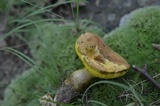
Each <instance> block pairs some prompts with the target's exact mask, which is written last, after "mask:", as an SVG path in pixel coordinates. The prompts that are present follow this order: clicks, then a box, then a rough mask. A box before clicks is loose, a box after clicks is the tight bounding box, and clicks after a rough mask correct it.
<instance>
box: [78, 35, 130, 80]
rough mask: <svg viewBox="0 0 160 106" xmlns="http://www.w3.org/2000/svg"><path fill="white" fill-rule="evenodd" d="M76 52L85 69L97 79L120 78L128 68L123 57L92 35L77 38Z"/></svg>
mask: <svg viewBox="0 0 160 106" xmlns="http://www.w3.org/2000/svg"><path fill="white" fill-rule="evenodd" d="M76 52H77V54H78V56H79V57H80V59H81V60H82V62H83V63H84V65H85V67H86V69H87V70H88V71H90V72H91V73H92V74H93V75H94V76H96V77H99V78H104V79H111V78H116V77H119V76H122V75H124V74H125V73H126V72H127V69H128V68H129V67H130V65H129V64H128V62H127V61H126V60H125V59H124V58H123V57H121V56H120V55H119V54H117V53H116V52H114V51H113V50H112V49H111V48H110V47H109V46H107V45H106V44H105V43H104V41H103V40H102V39H101V38H100V37H98V36H97V35H95V34H93V33H85V34H82V35H81V36H80V37H79V38H78V40H77V42H76Z"/></svg>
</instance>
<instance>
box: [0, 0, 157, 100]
mask: <svg viewBox="0 0 160 106" xmlns="http://www.w3.org/2000/svg"><path fill="white" fill-rule="evenodd" d="M48 1H49V0H48ZM59 1H60V0H59ZM88 1H89V3H86V4H81V5H80V12H79V19H91V20H93V21H95V22H96V23H98V24H100V25H101V26H102V27H103V28H104V29H106V31H111V30H113V29H115V28H116V27H118V26H119V21H120V19H121V17H122V16H124V15H125V14H128V13H130V12H131V11H133V10H135V9H138V8H141V7H145V6H151V5H160V1H159V0H88ZM57 2H58V0H50V1H49V2H47V5H49V4H53V3H57ZM73 8H74V7H73ZM18 9H19V8H18ZM53 12H56V13H57V14H59V15H61V16H63V17H65V18H66V19H69V20H72V19H73V17H72V13H71V7H70V5H62V6H59V7H57V8H55V9H53ZM9 15H10V14H9ZM9 15H8V14H7V15H6V14H5V13H3V12H1V13H0V37H1V36H3V35H4V34H5V33H7V27H8V26H7V19H8V17H9ZM3 47H12V48H16V49H17V50H19V51H21V52H22V53H24V54H26V55H28V56H30V57H31V54H30V50H29V48H28V46H27V44H25V43H24V42H23V41H21V40H20V39H18V38H17V37H16V36H14V35H12V36H10V37H8V38H7V39H5V40H3V41H1V42H0V48H3ZM28 68H29V66H28V65H27V64H26V63H25V62H24V61H23V60H21V59H20V58H18V57H17V56H15V55H13V54H12V53H9V52H5V51H0V101H2V100H3V96H4V90H5V88H6V87H7V85H8V84H9V83H10V82H11V80H12V79H14V78H15V77H16V76H17V75H19V74H21V73H22V72H23V71H25V70H26V69H28Z"/></svg>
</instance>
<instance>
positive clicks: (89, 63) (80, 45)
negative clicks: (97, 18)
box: [54, 33, 130, 106]
mask: <svg viewBox="0 0 160 106" xmlns="http://www.w3.org/2000/svg"><path fill="white" fill-rule="evenodd" d="M75 49H76V53H77V55H78V56H79V58H80V59H81V61H82V62H83V64H84V66H85V68H82V69H79V70H77V71H75V72H73V73H72V74H71V75H70V77H69V78H68V79H66V80H65V81H64V82H63V84H62V86H61V87H60V89H59V90H58V92H57V94H56V96H55V97H54V102H56V103H55V105H54V106H57V103H60V102H61V103H69V102H70V101H71V99H72V98H74V97H76V96H77V95H78V94H79V92H80V91H81V90H82V89H83V88H84V87H86V86H87V84H88V83H89V82H90V80H91V79H93V78H95V77H98V78H102V79H113V78H117V77H120V76H123V75H124V74H126V72H127V70H128V68H129V67H130V65H129V64H128V62H127V61H126V60H125V59H124V58H123V57H121V56H120V55H119V54H117V53H116V52H114V51H113V50H112V49H111V48H110V47H109V46H107V45H106V44H105V43H104V41H103V40H102V39H101V38H100V37H98V36H97V35H95V34H93V33H85V34H82V35H81V36H80V37H79V38H78V40H77V41H76V44H75Z"/></svg>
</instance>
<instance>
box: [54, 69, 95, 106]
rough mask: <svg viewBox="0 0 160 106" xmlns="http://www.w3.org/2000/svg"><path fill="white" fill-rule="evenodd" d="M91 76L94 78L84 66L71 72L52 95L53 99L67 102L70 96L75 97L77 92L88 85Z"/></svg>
mask: <svg viewBox="0 0 160 106" xmlns="http://www.w3.org/2000/svg"><path fill="white" fill-rule="evenodd" d="M92 78H94V76H93V75H92V74H90V72H88V71H87V69H86V68H83V69H79V70H77V71H75V72H73V73H72V74H71V75H70V77H69V78H68V79H66V80H65V81H64V82H63V84H62V86H61V87H60V89H59V90H58V92H57V94H56V96H55V97H54V101H55V102H61V103H69V102H70V101H71V99H72V98H74V97H76V96H77V95H78V94H79V92H80V91H81V90H82V89H83V88H84V87H86V86H87V85H88V83H89V82H90V80H91V79H92ZM55 106H56V105H55Z"/></svg>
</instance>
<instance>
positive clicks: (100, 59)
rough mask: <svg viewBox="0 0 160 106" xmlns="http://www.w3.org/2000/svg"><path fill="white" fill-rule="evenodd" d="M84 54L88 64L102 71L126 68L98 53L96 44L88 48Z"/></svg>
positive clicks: (115, 70) (117, 70) (116, 70)
mask: <svg viewBox="0 0 160 106" xmlns="http://www.w3.org/2000/svg"><path fill="white" fill-rule="evenodd" d="M91 49H92V50H91ZM86 54H87V56H85V57H86V58H85V59H86V61H87V62H88V63H89V65H90V66H91V67H93V68H95V69H96V70H98V71H100V72H102V73H103V72H104V73H105V72H119V71H123V70H126V69H127V68H126V67H125V66H124V65H119V64H116V63H114V62H112V61H109V60H108V59H107V58H105V57H104V56H103V55H102V54H101V53H100V51H99V49H98V47H97V46H96V47H94V48H90V50H86Z"/></svg>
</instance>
